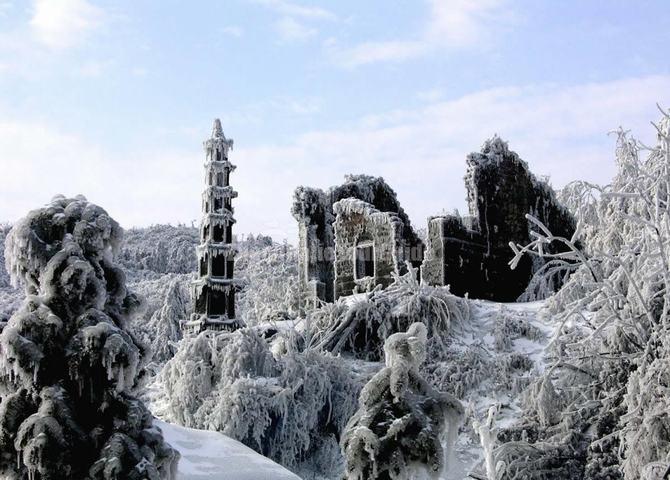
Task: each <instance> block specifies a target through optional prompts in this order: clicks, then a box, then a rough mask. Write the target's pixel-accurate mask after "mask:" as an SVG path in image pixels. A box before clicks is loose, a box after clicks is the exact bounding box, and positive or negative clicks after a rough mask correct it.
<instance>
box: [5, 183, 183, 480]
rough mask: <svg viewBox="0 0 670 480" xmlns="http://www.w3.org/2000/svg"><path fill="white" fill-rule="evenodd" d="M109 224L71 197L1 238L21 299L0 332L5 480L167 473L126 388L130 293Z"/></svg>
mask: <svg viewBox="0 0 670 480" xmlns="http://www.w3.org/2000/svg"><path fill="white" fill-rule="evenodd" d="M121 238H122V231H121V229H120V227H119V225H118V224H117V223H116V222H115V221H114V220H113V219H112V218H110V217H109V216H108V215H107V213H106V212H105V211H104V210H103V209H102V208H100V207H98V206H96V205H93V204H91V203H89V202H87V201H86V199H85V198H83V197H81V196H79V197H76V198H74V199H67V198H65V197H56V198H54V199H53V200H52V202H51V203H50V204H48V205H47V206H45V207H44V208H40V209H37V210H33V211H31V212H30V213H29V214H28V215H27V216H26V217H25V218H23V219H22V220H20V221H19V222H18V223H17V224H16V225H15V226H14V227H13V228H12V230H11V232H10V233H9V235H8V237H7V242H6V248H5V255H6V257H7V267H8V270H9V272H10V273H11V275H12V280H13V281H14V282H15V283H17V284H18V283H21V284H23V286H24V288H25V293H26V295H27V300H26V302H25V303H24V304H23V305H22V307H21V308H20V309H19V310H18V311H17V312H16V313H15V314H14V315H13V316H12V317H11V319H10V320H9V322H8V324H7V325H6V326H5V328H4V329H3V331H2V334H0V393H1V394H2V401H1V402H0V473H1V474H2V476H3V478H9V479H25V478H31V479H32V478H35V479H37V478H39V479H71V478H91V479H109V480H112V479H119V478H127V479H138V480H139V479H152V480H153V479H159V478H173V477H174V472H175V470H176V463H177V460H178V453H177V452H175V451H174V450H172V448H171V447H170V446H169V445H168V444H166V443H165V442H164V441H163V437H162V434H161V432H160V430H159V429H158V428H156V427H154V426H153V424H152V416H151V414H150V413H149V411H148V410H147V408H146V407H145V406H144V404H143V403H142V402H140V401H139V400H137V399H136V398H134V397H133V396H132V395H131V389H132V388H133V386H134V385H135V382H136V379H137V377H138V374H139V372H140V369H141V368H142V353H143V352H142V350H141V347H140V345H139V344H138V343H137V342H136V341H135V339H134V337H133V335H132V333H131V332H130V331H129V330H128V328H127V325H128V323H129V320H130V317H131V315H132V314H133V310H134V308H135V307H136V306H137V304H138V301H137V298H136V297H135V296H134V295H133V294H131V293H129V292H128V291H127V290H126V286H125V278H124V274H123V272H122V271H121V270H120V269H119V267H118V266H116V265H115V264H114V254H115V252H116V251H117V250H118V247H119V244H120V242H121Z"/></svg>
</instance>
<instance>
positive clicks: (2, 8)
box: [0, 1, 14, 18]
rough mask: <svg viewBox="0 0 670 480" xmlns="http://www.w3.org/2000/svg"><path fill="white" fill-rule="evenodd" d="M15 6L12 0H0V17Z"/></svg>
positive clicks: (4, 15)
mask: <svg viewBox="0 0 670 480" xmlns="http://www.w3.org/2000/svg"><path fill="white" fill-rule="evenodd" d="M13 7H14V4H13V3H12V2H10V1H0V18H3V17H6V16H7V15H8V13H9V11H10V10H11V9H12V8H13Z"/></svg>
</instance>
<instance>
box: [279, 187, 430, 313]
mask: <svg viewBox="0 0 670 480" xmlns="http://www.w3.org/2000/svg"><path fill="white" fill-rule="evenodd" d="M347 198H352V199H357V200H360V201H362V202H365V203H367V204H369V207H370V208H371V209H372V210H376V211H377V212H379V213H390V214H394V216H393V218H394V220H393V222H394V223H398V224H402V228H397V230H396V231H397V232H399V233H398V235H400V240H395V236H394V240H392V241H391V240H389V242H391V243H393V242H396V241H397V242H399V243H400V242H401V243H402V244H403V245H404V246H405V248H407V249H408V251H410V252H412V251H413V252H414V255H407V256H405V257H403V258H405V259H407V260H409V261H410V263H412V265H413V266H414V267H419V266H420V265H421V262H422V260H423V242H421V240H420V239H419V237H418V236H417V235H416V233H415V232H414V230H413V229H412V226H411V224H410V221H409V218H408V217H407V214H406V213H405V212H404V210H403V209H402V207H401V206H400V203H399V202H398V199H397V196H396V193H395V192H394V191H393V189H392V188H391V187H390V186H389V185H388V184H387V183H386V182H385V181H384V179H383V178H381V177H371V176H367V175H350V176H347V177H345V182H344V183H343V184H342V185H339V186H336V187H331V188H330V189H329V190H328V191H326V192H324V191H323V190H320V189H315V188H309V187H298V188H297V189H296V191H295V194H294V200H293V208H292V213H293V216H294V217H295V219H296V220H297V221H298V235H299V239H298V242H299V251H300V258H299V263H300V265H299V266H300V272H301V273H300V282H301V286H302V288H303V291H305V294H306V297H307V298H309V299H319V300H322V301H326V302H332V301H333V300H335V299H336V298H337V297H338V296H340V295H345V294H346V295H348V294H350V293H351V292H352V291H353V289H354V287H355V286H357V285H356V282H354V281H352V280H348V281H347V280H342V282H341V283H340V284H339V285H340V286H339V287H338V286H336V268H335V267H336V257H337V252H336V234H335V229H334V223H335V221H336V216H337V212H336V211H335V210H334V208H333V206H334V204H335V203H336V202H338V201H340V200H343V199H347ZM342 205H345V204H342ZM341 208H344V207H343V206H342V207H341ZM366 208H367V207H366ZM372 210H370V212H372ZM340 213H344V211H342V210H341V209H340ZM375 215H376V214H375ZM347 217H348V218H351V220H352V222H353V225H352V226H351V231H352V232H353V231H358V230H357V229H358V228H361V225H362V223H366V222H365V221H363V217H364V215H347ZM381 217H383V215H382V216H377V217H375V218H381ZM389 218H391V217H389ZM345 223H346V222H345V220H344V218H343V219H342V222H340V224H339V227H338V229H339V231H340V233H339V234H338V242H339V243H341V244H342V246H344V245H345V244H346V245H350V246H351V248H354V246H355V242H356V241H358V240H360V239H358V238H357V237H356V238H348V237H347V234H346V233H345V232H346V231H348V230H349V227H347V226H346V225H345ZM364 230H366V231H368V230H369V231H370V232H369V234H370V235H371V236H372V234H373V233H374V232H373V230H374V229H373V228H364ZM388 232H389V233H390V232H391V231H390V230H389V231H388ZM394 235H396V234H395V233H394ZM377 237H378V238H380V234H379V233H377ZM387 243H388V242H387ZM352 245H353V246H352ZM343 248H344V247H343ZM343 255H346V254H345V253H344V251H341V252H340V259H342V265H341V268H343V269H347V268H348V269H351V268H352V267H351V266H347V262H346V261H345V260H344V256H343ZM352 255H353V253H352ZM407 257H409V258H407ZM378 265H379V263H378ZM384 265H386V262H384ZM396 265H397V266H398V268H399V269H400V271H402V270H403V269H404V268H405V265H404V263H403V264H401V265H398V264H397V263H396ZM379 268H380V270H379V273H380V276H379V277H378V278H380V279H381V278H386V277H387V276H386V273H382V270H385V269H386V268H387V267H382V266H380V267H379ZM342 272H343V273H342V276H341V277H340V278H341V279H344V278H345V277H346V275H345V274H344V270H342ZM352 272H353V270H352ZM364 283H365V282H359V284H360V285H359V287H360V288H362V287H363V284H364ZM345 292H348V293H345Z"/></svg>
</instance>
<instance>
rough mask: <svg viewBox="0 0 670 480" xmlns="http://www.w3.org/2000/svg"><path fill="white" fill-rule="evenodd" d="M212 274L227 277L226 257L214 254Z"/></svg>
mask: <svg viewBox="0 0 670 480" xmlns="http://www.w3.org/2000/svg"><path fill="white" fill-rule="evenodd" d="M212 276H213V277H225V276H226V257H224V256H223V255H216V256H212Z"/></svg>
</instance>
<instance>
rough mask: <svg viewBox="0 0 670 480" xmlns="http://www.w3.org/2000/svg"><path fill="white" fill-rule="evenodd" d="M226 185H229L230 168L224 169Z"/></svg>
mask: <svg viewBox="0 0 670 480" xmlns="http://www.w3.org/2000/svg"><path fill="white" fill-rule="evenodd" d="M226 185H230V170H227V169H226Z"/></svg>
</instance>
